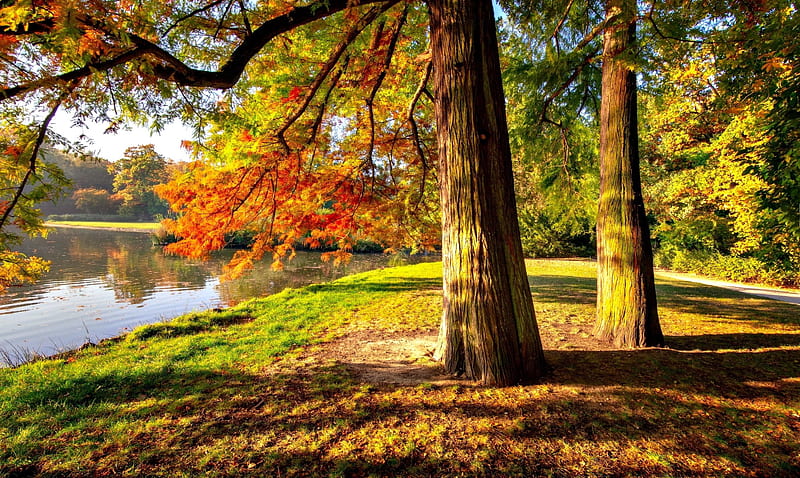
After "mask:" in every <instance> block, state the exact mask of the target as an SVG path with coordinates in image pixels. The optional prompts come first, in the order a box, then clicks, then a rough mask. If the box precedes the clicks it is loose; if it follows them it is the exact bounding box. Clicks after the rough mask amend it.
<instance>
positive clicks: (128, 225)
mask: <svg viewBox="0 0 800 478" xmlns="http://www.w3.org/2000/svg"><path fill="white" fill-rule="evenodd" d="M47 225H48V226H53V227H79V228H83V229H109V230H114V231H142V232H153V231H156V230H158V228H160V227H161V224H160V223H158V222H103V221H48V222H47Z"/></svg>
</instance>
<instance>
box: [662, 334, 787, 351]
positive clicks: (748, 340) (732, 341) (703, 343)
mask: <svg viewBox="0 0 800 478" xmlns="http://www.w3.org/2000/svg"><path fill="white" fill-rule="evenodd" d="M664 341H665V342H666V343H667V345H668V347H669V348H670V349H675V350H702V351H714V350H752V349H762V348H777V347H800V333H798V334H780V333H771V334H758V333H751V334H704V335H674V336H666V337H665V338H664Z"/></svg>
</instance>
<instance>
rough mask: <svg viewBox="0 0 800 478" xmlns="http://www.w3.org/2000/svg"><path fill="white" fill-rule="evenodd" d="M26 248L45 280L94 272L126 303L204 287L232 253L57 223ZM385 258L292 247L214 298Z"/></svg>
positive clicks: (294, 283)
mask: <svg viewBox="0 0 800 478" xmlns="http://www.w3.org/2000/svg"><path fill="white" fill-rule="evenodd" d="M29 248H30V249H31V250H30V251H28V252H30V253H34V252H36V253H37V254H41V255H42V256H43V257H46V258H48V259H49V260H51V261H53V266H52V268H51V272H50V273H49V274H48V275H47V277H46V281H47V282H49V283H51V284H53V283H81V282H82V281H84V280H86V278H87V277H88V278H97V279H98V280H99V281H101V282H102V283H104V284H105V285H106V286H107V287H108V288H109V289H111V290H113V291H114V296H115V298H116V300H118V301H124V302H127V303H130V304H141V303H143V302H144V301H145V300H147V299H148V298H149V297H151V296H152V295H153V294H154V293H155V292H156V291H158V290H173V291H174V290H195V289H202V288H205V287H207V284H208V282H209V281H212V280H216V278H217V277H219V275H220V273H221V272H222V268H223V265H224V264H226V263H227V262H228V260H230V258H231V255H232V254H233V252H232V251H220V252H218V253H216V254H214V255H213V256H212V258H211V259H210V260H208V261H196V260H189V259H186V258H182V257H174V256H165V255H164V254H163V252H162V250H161V248H159V247H152V246H151V242H150V238H149V237H148V235H147V234H139V233H123V232H112V231H96V230H81V229H58V230H56V231H55V232H54V233H53V234H51V235H50V236H49V237H48V238H47V239H46V240H36V241H31V242H30V243H29ZM427 259H434V258H427ZM417 260H424V259H421V258H420V259H417ZM414 261H415V262H416V260H414ZM387 262H388V259H387V257H385V256H382V255H380V254H365V255H358V254H357V255H354V256H353V259H352V261H351V262H350V263H349V264H347V265H339V266H337V265H334V264H332V263H324V262H322V261H321V260H320V256H319V254H318V253H312V252H298V253H297V256H296V257H295V258H294V260H292V261H290V262H287V263H286V267H285V269H284V270H283V271H273V270H271V268H270V264H269V261H266V262H265V263H258V264H256V266H255V268H254V270H253V271H251V272H249V273H247V274H245V275H244V276H243V277H241V278H240V279H237V280H234V281H229V282H224V283H221V284H219V285H218V286H217V289H218V294H219V300H220V302H221V303H222V304H227V305H232V304H234V303H237V302H240V301H242V300H245V299H248V298H250V297H259V296H264V295H269V294H273V293H275V292H279V291H281V290H283V289H285V288H287V287H302V286H304V285H307V284H310V283H318V282H326V281H330V280H334V279H336V278H338V277H341V276H343V275H347V274H354V273H357V272H362V271H365V270H370V269H374V268H376V267H380V266H383V265H385V264H386V263H387Z"/></svg>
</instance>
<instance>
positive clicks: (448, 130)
mask: <svg viewBox="0 0 800 478" xmlns="http://www.w3.org/2000/svg"><path fill="white" fill-rule="evenodd" d="M428 5H429V7H430V11H431V20H430V31H431V45H432V57H433V68H434V91H435V97H436V101H435V109H436V122H437V128H438V132H437V138H438V143H439V157H440V161H441V165H440V168H441V169H440V175H439V179H440V192H441V205H442V229H443V231H442V235H443V238H442V251H443V254H442V256H443V274H444V314H443V318H442V330H441V333H440V340H439V350H438V355H440V356H441V358H442V359H443V361H444V365H445V368H446V369H447V371H448V372H449V373H453V374H464V375H465V376H466V377H468V378H470V379H473V380H477V381H479V382H482V383H484V384H487V385H496V386H506V385H512V384H515V383H518V382H519V381H521V380H530V379H534V378H536V377H539V376H540V375H541V374H542V373H543V371H544V369H545V362H544V356H543V353H542V346H541V341H540V339H539V331H538V327H537V325H536V318H535V315H534V311H533V301H532V299H531V293H530V286H529V284H528V279H527V274H526V271H525V262H524V258H523V255H522V246H521V244H520V239H519V225H518V223H517V209H516V200H515V197H514V185H513V177H512V171H511V150H510V147H509V141H508V126H507V122H506V117H505V98H504V95H503V89H502V84H501V79H500V60H499V55H498V47H497V32H496V27H495V20H494V12H493V9H492V3H491V1H490V0H429V1H428Z"/></svg>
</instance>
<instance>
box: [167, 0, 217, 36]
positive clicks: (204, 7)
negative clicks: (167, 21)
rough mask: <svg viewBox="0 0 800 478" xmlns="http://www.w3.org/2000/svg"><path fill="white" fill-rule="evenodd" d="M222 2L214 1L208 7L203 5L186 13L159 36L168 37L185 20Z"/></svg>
mask: <svg viewBox="0 0 800 478" xmlns="http://www.w3.org/2000/svg"><path fill="white" fill-rule="evenodd" d="M223 1H224V0H214V1H213V2H211V3H209V4H208V5H205V6H202V7H199V8H196V9H194V10H192V11H191V12H189V13H187V14H186V15H184V16H182V17H180V18H179V19H177V20H175V21H174V22H173V23H172V25H170V26H169V28H167V29H166V30H164V33H162V34H161V37H162V38H163V37H165V36H167V35H169V32H171V31H172V30H173V29H175V28H176V27H177V26H178V25H180V24H181V23H182V22H185V21H186V20H188V19H190V18H192V17H193V16H195V15H197V14H200V13H203V12H205V11H208V10H210V9H212V8H214V7H216V6H217V5H219V4H220V3H222V2H223Z"/></svg>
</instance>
